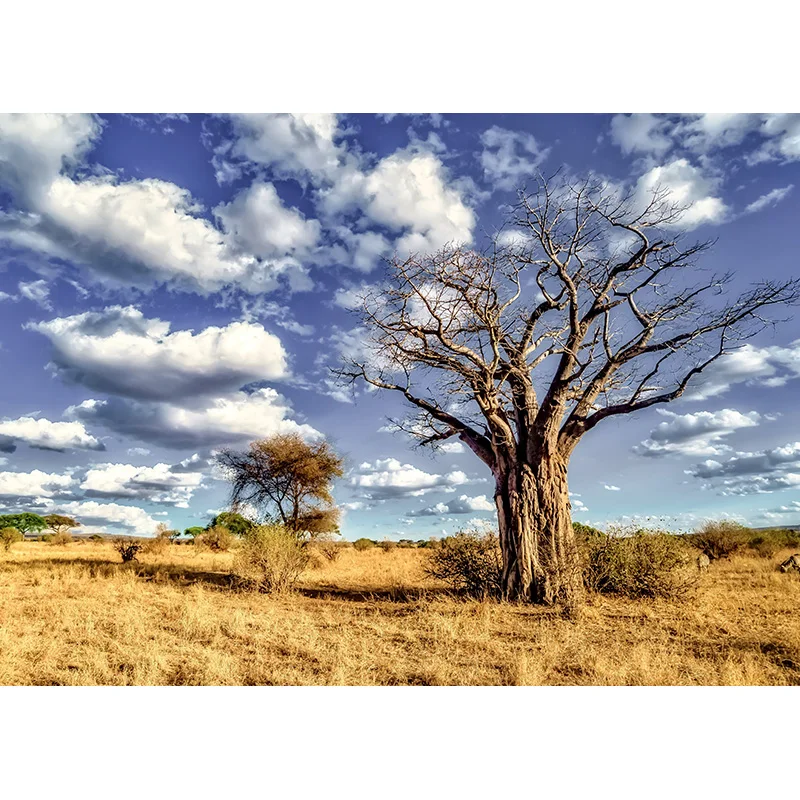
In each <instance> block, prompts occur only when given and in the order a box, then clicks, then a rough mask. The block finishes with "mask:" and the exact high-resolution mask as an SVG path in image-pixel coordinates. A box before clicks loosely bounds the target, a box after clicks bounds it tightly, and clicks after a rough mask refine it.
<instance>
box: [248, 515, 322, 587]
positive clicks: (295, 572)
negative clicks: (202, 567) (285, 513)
mask: <svg viewBox="0 0 800 800" xmlns="http://www.w3.org/2000/svg"><path fill="white" fill-rule="evenodd" d="M308 563H309V549H308V546H307V542H305V541H303V540H302V539H299V538H298V537H297V535H296V534H295V533H293V532H292V531H290V530H289V529H288V528H286V527H285V526H283V525H277V524H273V525H257V526H254V527H253V528H251V529H250V530H249V531H248V532H247V534H246V535H245V536H244V538H243V540H242V546H241V548H240V549H239V551H238V553H237V554H236V559H235V561H234V572H235V573H236V574H237V575H239V576H240V577H241V578H243V579H244V580H245V581H246V582H247V583H248V584H250V585H251V586H252V587H253V588H255V589H258V590H259V591H262V592H285V591H289V590H290V589H292V588H293V587H294V585H295V583H296V582H297V579H298V578H299V577H300V575H301V573H302V572H303V570H304V569H306V567H307V566H308Z"/></svg>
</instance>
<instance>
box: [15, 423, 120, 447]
mask: <svg viewBox="0 0 800 800" xmlns="http://www.w3.org/2000/svg"><path fill="white" fill-rule="evenodd" d="M17 442H24V443H25V444H27V445H29V446H30V447H35V448H36V449H38V450H55V451H57V452H59V453H63V452H64V451H65V450H105V449H106V447H105V445H104V444H103V443H102V442H101V441H98V440H97V439H96V438H95V437H94V436H92V435H90V434H89V433H88V431H87V430H86V428H85V427H84V426H83V424H82V423H80V422H51V421H50V420H49V419H36V418H35V417H19V418H18V419H5V420H2V421H0V452H3V453H13V452H14V450H16V447H17Z"/></svg>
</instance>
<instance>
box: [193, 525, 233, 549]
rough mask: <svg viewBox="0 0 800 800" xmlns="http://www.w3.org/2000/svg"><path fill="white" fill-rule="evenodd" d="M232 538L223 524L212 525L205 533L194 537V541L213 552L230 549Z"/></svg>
mask: <svg viewBox="0 0 800 800" xmlns="http://www.w3.org/2000/svg"><path fill="white" fill-rule="evenodd" d="M234 538H235V537H234V535H233V534H232V533H231V532H230V531H229V530H228V529H227V528H226V527H225V526H224V525H212V526H211V527H210V528H209V529H208V530H207V531H206V532H205V533H203V534H201V535H200V536H198V537H196V538H195V542H196V543H197V544H200V545H202V546H203V547H207V548H208V549H209V550H213V551H214V552H215V553H223V552H225V551H226V550H230V549H231V546H232V545H233V542H234Z"/></svg>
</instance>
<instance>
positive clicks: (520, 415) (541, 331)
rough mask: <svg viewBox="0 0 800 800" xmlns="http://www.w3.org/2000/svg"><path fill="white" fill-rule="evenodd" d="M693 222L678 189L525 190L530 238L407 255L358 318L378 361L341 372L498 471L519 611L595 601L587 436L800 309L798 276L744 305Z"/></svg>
mask: <svg viewBox="0 0 800 800" xmlns="http://www.w3.org/2000/svg"><path fill="white" fill-rule="evenodd" d="M684 212H685V209H681V208H678V207H676V206H675V205H674V204H672V203H670V202H669V195H668V193H667V192H665V191H662V190H656V191H655V192H653V193H652V196H651V197H650V198H649V201H648V202H646V203H641V201H640V200H639V198H637V197H635V196H632V195H625V196H620V194H619V193H617V192H616V191H615V190H614V189H613V187H609V186H608V185H606V184H604V183H602V182H600V181H594V180H586V181H583V182H581V183H574V182H568V181H566V180H561V179H558V178H556V179H551V180H544V179H542V180H540V182H539V183H538V185H537V187H536V189H535V190H534V191H533V192H525V191H523V192H520V202H519V205H518V206H517V207H516V214H515V217H514V228H513V229H512V232H513V233H514V234H515V235H514V236H513V237H509V236H505V237H502V236H501V237H498V239H496V240H495V242H494V244H493V246H492V247H491V248H490V249H488V250H485V251H483V252H476V251H475V250H472V249H468V248H464V247H459V246H449V247H446V248H444V249H443V250H441V251H440V252H437V253H435V254H433V255H426V256H412V257H410V258H407V259H405V260H403V259H400V258H395V259H394V260H393V261H392V262H391V263H390V265H389V268H390V270H389V271H390V276H389V279H388V280H387V282H386V283H384V284H382V285H380V286H379V287H376V288H375V289H374V290H370V291H367V292H366V293H365V295H364V297H363V299H362V302H361V304H360V307H359V309H357V311H358V314H359V316H360V318H361V321H362V324H363V327H364V332H365V345H364V352H363V356H359V357H355V358H349V359H347V363H346V365H345V366H344V367H342V368H340V369H338V370H336V372H337V374H338V375H339V377H340V378H344V379H346V380H348V381H350V382H356V381H362V380H363V381H366V382H367V383H368V384H370V385H371V386H374V387H378V388H379V389H386V390H392V391H396V392H399V393H401V394H402V395H403V396H404V397H405V399H406V400H407V401H408V402H409V403H410V404H412V405H413V406H414V407H415V412H416V413H415V415H414V416H412V417H411V418H410V419H408V420H406V421H404V422H402V423H398V425H399V427H401V428H402V429H404V430H406V431H407V432H408V433H411V434H413V435H414V436H416V437H417V438H418V439H419V441H420V442H421V443H422V444H427V445H433V446H436V445H437V444H439V443H441V442H442V441H444V440H446V439H449V438H451V437H458V438H460V439H461V440H462V441H463V442H464V443H465V444H466V445H467V446H468V447H469V448H470V449H471V450H472V451H473V452H474V453H475V454H476V455H477V456H478V458H480V459H481V461H483V462H484V463H485V464H486V465H487V466H488V467H489V469H490V470H491V471H492V474H493V476H494V481H495V503H496V506H497V514H498V525H499V533H500V542H501V548H502V554H503V580H502V583H503V590H504V592H505V595H506V596H507V597H508V598H510V599H518V600H523V601H528V602H537V603H547V604H550V603H555V602H564V603H568V604H574V603H576V602H579V601H580V598H581V595H582V582H581V574H580V563H579V556H578V552H577V549H576V544H575V538H574V534H573V529H572V524H571V514H570V500H569V492H568V489H567V466H568V464H569V460H570V456H571V455H572V452H573V450H574V449H575V446H576V445H577V443H578V442H579V441H580V439H581V437H582V436H583V435H584V434H585V433H586V432H587V431H590V430H591V429H592V428H594V427H595V425H597V424H598V423H599V422H601V421H602V420H605V419H609V418H613V417H617V416H619V415H622V414H630V413H632V412H635V411H639V410H641V409H645V408H647V407H649V406H652V405H655V404H657V403H667V402H669V401H671V400H674V399H676V398H678V397H680V396H681V395H682V394H683V393H684V392H685V391H686V388H687V386H689V384H690V382H691V381H692V380H693V379H696V378H697V376H698V375H699V374H700V373H701V372H702V371H703V370H704V369H706V368H707V367H709V365H711V364H712V363H714V362H715V361H716V360H717V359H719V358H720V357H721V356H722V355H723V354H724V353H727V352H729V351H731V350H732V349H735V348H736V347H737V346H738V345H740V344H741V343H742V342H743V341H744V340H746V339H747V338H749V337H751V336H753V335H754V334H755V333H757V332H758V331H759V330H761V329H762V328H763V327H764V325H766V324H768V323H769V320H767V318H766V317H765V316H764V314H765V313H766V312H767V311H768V310H769V309H770V307H774V306H784V305H787V304H792V303H795V302H796V301H797V300H798V297H799V296H800V282H798V281H797V280H792V281H786V282H775V281H763V282H761V283H758V284H757V285H755V286H752V287H751V288H750V289H749V290H748V291H747V292H745V293H744V294H742V295H740V296H738V297H736V298H735V299H731V298H730V296H729V295H728V293H727V292H725V289H726V285H727V284H728V283H729V282H730V281H731V280H732V278H733V276H732V275H731V274H722V275H714V274H709V272H708V271H707V270H705V269H703V268H701V267H700V266H699V265H698V263H697V262H698V256H700V255H701V254H702V253H703V252H704V251H706V250H707V248H708V247H709V246H710V243H709V242H701V243H695V244H690V245H688V246H684V245H683V243H682V237H681V236H680V235H678V225H677V223H679V221H680V218H681V214H682V213H684ZM509 240H511V242H512V243H508V242H509ZM502 241H505V242H506V244H505V245H502V246H501V244H500V242H502ZM773 321H774V320H773Z"/></svg>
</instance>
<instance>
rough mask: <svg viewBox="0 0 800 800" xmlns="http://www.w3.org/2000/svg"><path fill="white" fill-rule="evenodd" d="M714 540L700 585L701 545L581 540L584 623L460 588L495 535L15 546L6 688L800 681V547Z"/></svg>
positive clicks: (0, 587) (6, 580)
mask: <svg viewBox="0 0 800 800" xmlns="http://www.w3.org/2000/svg"><path fill="white" fill-rule="evenodd" d="M702 533H703V536H705V537H707V538H708V537H711V539H712V540H713V539H714V537H715V536H717V537H718V538H719V537H721V536H725V537H728V536H729V535H731V534H733V536H734V538H736V539H737V541H738V542H739V544H738V546H737V547H735V548H733V549H732V550H730V552H728V553H727V554H725V555H724V556H718V557H716V558H714V559H712V560H711V564H710V567H709V568H708V569H705V570H699V569H698V568H697V566H696V556H697V554H698V553H699V552H700V551H699V550H698V549H696V548H695V547H693V546H691V545H693V544H697V545H698V546H699V544H700V538H699V536H698V537H697V538H696V539H695V540H694V541H692V537H666V536H664V535H663V534H662V535H660V534H648V533H643V532H639V533H636V535H633V536H626V537H623V538H619V537H611V538H610V537H606V536H605V535H603V534H600V533H599V532H594V531H592V530H591V529H584V530H579V539H580V540H581V541H582V542H583V544H582V547H587V544H586V543H587V542H588V543H589V544H588V548H589V549H588V550H585V551H584V552H586V553H589V554H590V557H589V558H588V559H587V564H588V565H589V566H587V568H586V571H585V573H584V582H585V585H586V586H587V598H586V603H585V604H584V605H583V606H582V607H581V608H580V609H578V610H577V611H575V612H573V613H566V611H565V609H564V608H560V607H558V606H555V607H540V606H532V605H528V604H519V603H507V602H501V601H498V600H496V599H495V598H494V597H493V596H492V591H491V587H489V589H488V590H487V591H482V590H481V588H480V586H477V588H476V586H475V585H466V584H462V585H461V586H460V587H459V588H460V589H461V590H462V591H454V590H453V588H452V587H453V585H454V583H453V580H452V576H448V575H447V574H445V572H443V571H442V570H443V565H444V566H447V565H448V564H449V568H450V569H451V571H452V570H453V569H456V571H457V573H458V575H463V573H464V564H466V565H467V571H468V572H469V570H470V569H471V566H470V565H475V564H477V565H478V566H479V567H480V568H481V569H483V570H484V571H485V573H486V574H487V575H488V576H489V577H490V579H493V578H492V577H491V576H492V575H496V573H494V572H493V570H494V569H496V567H497V562H496V561H495V560H494V555H493V553H494V551H493V550H492V546H491V541H490V540H488V539H486V538H485V537H484V538H482V537H481V536H480V535H478V534H470V535H467V537H466V539H467V540H469V541H466V540H465V539H461V540H458V539H457V540H446V541H445V542H444V543H436V542H434V543H432V544H433V546H428V547H424V548H421V547H410V546H395V547H380V546H376V543H374V542H370V544H369V546H364V544H363V543H362V545H361V546H359V547H358V548H357V547H353V546H351V545H345V544H341V543H335V542H318V543H310V544H306V545H303V546H302V547H299V548H298V547H295V546H293V545H292V542H291V540H290V539H288V538H285V540H281V539H280V537H278V538H275V537H270V536H269V535H268V534H267V533H264V532H263V531H262V534H261V539H259V537H258V536H255V537H249V538H236V539H235V540H234V541H233V544H232V546H231V547H230V548H229V549H227V550H214V549H211V547H209V546H204V545H202V543H201V544H200V546H197V545H186V544H175V543H173V542H171V541H170V540H169V537H168V536H162V537H161V539H162V542H161V543H160V544H157V545H152V544H151V543H148V546H147V547H144V548H141V549H140V550H139V551H138V552H137V553H136V554H135V556H136V560H135V561H129V562H128V563H123V562H122V558H121V554H120V553H119V552H117V549H116V546H115V543H114V542H112V541H108V540H106V541H100V542H98V541H89V540H85V539H83V540H80V539H78V540H76V541H74V542H72V543H56V542H55V541H51V542H50V543H46V542H32V541H26V542H18V541H14V542H13V543H12V544H11V545H10V547H9V549H8V551H5V550H4V549H0V683H2V684H36V685H41V684H58V685H85V684H111V685H128V684H167V685H176V684H213V685H217V684H225V685H230V684H579V685H585V684H595V685H619V684H639V685H640V684H647V685H653V684H655V685H663V684H704V685H718V684H733V685H741V684H748V685H749V684H756V685H759V684H762V685H763V684H768V685H787V684H798V683H800V618H799V617H798V614H797V608H798V605H799V604H800V575H798V574H797V572H795V571H790V572H788V573H786V574H782V573H781V572H780V571H779V570H778V568H777V567H778V565H779V564H780V563H781V561H782V560H783V559H785V558H786V557H787V556H788V555H790V554H791V553H792V552H795V551H797V550H800V547H798V546H797V544H798V540H797V538H796V537H797V534H793V533H791V532H771V531H746V530H745V529H736V530H732V529H731V528H730V527H727V528H726V527H725V526H723V527H722V529H719V528H718V529H714V526H710V527H709V528H708V529H706V530H705V531H703V532H702ZM470 537H471V539H470ZM793 537H794V538H793ZM152 541H153V540H151V542H152ZM259 542H260V543H259ZM476 542H477V544H478V551H479V554H482V555H481V557H480V558H479V559H477V560H475V559H474V558H473V556H474V555H475V553H474V552H473V551H474V549H475V543H476ZM129 543H132V540H129ZM765 543H766V545H765ZM705 544H706V545H707V546H708V542H705ZM470 547H472V548H473V551H470ZM276 552H277V553H278V557H276V555H275V553H276ZM298 553H299V555H298ZM453 553H455V554H456V555H455V561H454V560H453V559H452V558H451V559H450V560H449V561H448V558H449V556H448V554H451V555H452V554H453ZM281 559H283V560H281ZM276 564H282V565H283V566H282V568H281V569H277V570H276V569H275V565H276ZM459 564H461V566H458V565H459ZM454 565H455V566H454ZM648 565H649V566H648ZM653 565H655V566H653ZM642 575H644V577H642ZM294 578H297V581H296V583H294V588H293V589H292V588H291V585H292V583H293V580H294Z"/></svg>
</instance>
